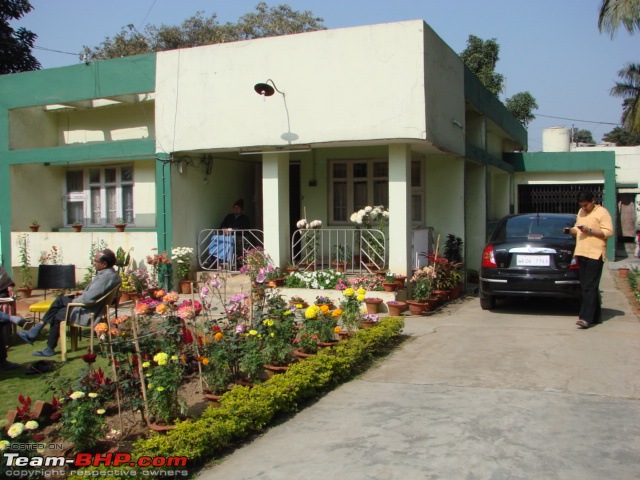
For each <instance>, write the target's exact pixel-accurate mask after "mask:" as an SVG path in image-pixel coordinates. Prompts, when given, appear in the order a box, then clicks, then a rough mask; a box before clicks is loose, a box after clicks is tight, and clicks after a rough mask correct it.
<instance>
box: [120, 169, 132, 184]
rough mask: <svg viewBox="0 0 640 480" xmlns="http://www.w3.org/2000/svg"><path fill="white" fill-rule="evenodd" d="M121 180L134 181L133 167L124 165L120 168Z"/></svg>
mask: <svg viewBox="0 0 640 480" xmlns="http://www.w3.org/2000/svg"><path fill="white" fill-rule="evenodd" d="M120 181H122V182H133V167H122V169H121V170H120Z"/></svg>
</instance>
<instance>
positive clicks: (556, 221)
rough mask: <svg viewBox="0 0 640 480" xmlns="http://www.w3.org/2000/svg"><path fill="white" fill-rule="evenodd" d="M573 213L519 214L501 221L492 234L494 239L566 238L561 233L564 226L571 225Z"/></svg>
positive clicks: (572, 223)
mask: <svg viewBox="0 0 640 480" xmlns="http://www.w3.org/2000/svg"><path fill="white" fill-rule="evenodd" d="M574 224H575V215H566V216H545V215H544V214H531V215H520V216H517V217H510V218H508V219H507V220H506V221H504V222H502V223H501V224H500V225H499V227H498V229H497V230H496V231H495V233H494V235H493V239H494V241H499V242H504V241H510V240H542V239H547V240H548V239H562V240H567V238H568V235H567V234H565V233H562V230H563V229H564V228H565V227H573V226H574Z"/></svg>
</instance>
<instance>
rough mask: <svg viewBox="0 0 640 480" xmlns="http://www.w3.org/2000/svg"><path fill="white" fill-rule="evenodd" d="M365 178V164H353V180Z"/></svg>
mask: <svg viewBox="0 0 640 480" xmlns="http://www.w3.org/2000/svg"><path fill="white" fill-rule="evenodd" d="M366 177H367V164H366V163H355V162H354V163H353V178H366Z"/></svg>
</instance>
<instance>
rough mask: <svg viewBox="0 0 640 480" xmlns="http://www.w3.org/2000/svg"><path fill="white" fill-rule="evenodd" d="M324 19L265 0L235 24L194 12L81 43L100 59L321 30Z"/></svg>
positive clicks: (89, 55)
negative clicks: (178, 22)
mask: <svg viewBox="0 0 640 480" xmlns="http://www.w3.org/2000/svg"><path fill="white" fill-rule="evenodd" d="M323 21H324V20H323V19H322V18H319V17H314V16H313V13H312V12H310V11H308V10H306V11H304V12H298V11H295V10H292V9H291V7H289V6H288V5H278V6H275V7H268V6H267V4H266V3H265V2H260V3H259V4H258V5H257V6H256V13H247V14H245V15H243V16H242V17H240V19H239V20H238V22H237V23H235V24H234V23H230V22H227V23H225V24H220V23H219V22H218V21H217V15H216V14H215V13H214V14H212V15H211V16H210V17H208V18H207V17H205V16H204V12H197V13H196V14H195V15H194V16H192V17H190V18H187V19H186V20H185V21H184V22H182V24H181V25H180V26H168V25H161V26H159V27H156V26H153V25H150V26H148V27H147V28H145V30H144V33H140V32H138V31H137V30H136V29H135V27H134V26H133V25H128V26H126V27H123V28H122V30H121V31H120V33H119V34H117V35H116V36H114V37H113V38H110V37H107V38H106V39H105V40H104V41H103V42H102V43H101V44H100V45H99V46H97V47H94V48H93V49H92V48H90V47H88V46H84V47H83V50H82V56H83V58H86V59H94V60H102V59H107V58H118V57H124V56H129V55H137V54H141V53H151V52H163V51H166V50H174V49H177V48H190V47H198V46H202V45H212V44H216V43H225V42H234V41H238V40H248V39H252V38H262V37H271V36H278V35H289V34H292V33H302V32H310V31H315V30H324V29H325V28H326V27H324V25H322V22H323Z"/></svg>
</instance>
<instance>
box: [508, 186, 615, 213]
mask: <svg viewBox="0 0 640 480" xmlns="http://www.w3.org/2000/svg"><path fill="white" fill-rule="evenodd" d="M581 191H583V192H586V191H589V192H591V193H593V195H594V196H595V199H596V203H600V204H602V196H603V194H604V185H603V184H602V183H589V184H585V183H577V184H571V185H564V184H562V185H558V184H538V185H518V212H519V213H543V212H544V213H576V212H577V211H578V210H579V208H580V207H578V194H579V193H580V192H581Z"/></svg>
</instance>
